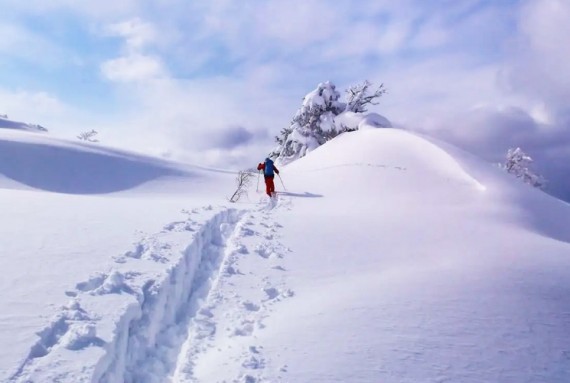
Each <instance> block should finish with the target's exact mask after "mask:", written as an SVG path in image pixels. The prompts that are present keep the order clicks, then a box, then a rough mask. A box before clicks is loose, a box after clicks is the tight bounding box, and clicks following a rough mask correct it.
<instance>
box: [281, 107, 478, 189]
mask: <svg viewBox="0 0 570 383" xmlns="http://www.w3.org/2000/svg"><path fill="white" fill-rule="evenodd" d="M379 117H381V116H379ZM375 118H376V117H371V120H374V119H375ZM380 121H383V120H382V119H380ZM362 123H365V124H369V122H368V121H367V120H366V119H363V121H362ZM362 123H361V124H362ZM339 167H353V168H355V170H356V172H352V173H351V175H350V176H349V177H353V176H354V177H358V178H360V176H361V171H362V169H365V174H366V168H371V167H384V168H395V169H400V170H406V171H408V174H412V173H413V175H412V178H408V181H411V182H412V183H414V184H421V183H423V182H428V183H431V182H433V177H434V176H436V177H437V178H439V179H453V180H456V181H458V182H460V183H467V184H470V185H472V186H475V187H478V188H482V187H483V186H482V185H481V184H480V183H479V182H478V181H477V180H476V179H475V178H474V177H472V176H471V175H470V174H468V173H467V172H466V171H465V170H464V169H463V167H462V166H461V165H460V163H459V162H458V161H457V160H456V159H455V158H454V157H453V156H451V155H450V154H448V153H447V152H446V151H444V150H443V149H441V148H440V147H439V146H438V145H436V144H434V143H432V142H430V141H428V140H426V139H424V138H422V137H419V136H417V135H414V134H412V133H409V132H407V131H404V130H398V129H364V130H359V131H355V132H347V133H344V134H342V135H340V136H338V137H336V138H335V139H333V140H331V141H329V142H328V143H327V144H325V145H322V146H320V147H319V148H317V149H315V150H314V151H312V152H310V153H309V154H308V155H307V156H306V157H303V158H301V159H299V160H297V161H295V162H293V163H292V164H290V165H288V166H287V169H290V171H295V172H313V171H324V170H328V169H334V168H339ZM361 182H366V181H363V180H361V179H359V180H358V181H357V180H355V181H354V182H353V184H354V185H356V184H360V183H361Z"/></svg>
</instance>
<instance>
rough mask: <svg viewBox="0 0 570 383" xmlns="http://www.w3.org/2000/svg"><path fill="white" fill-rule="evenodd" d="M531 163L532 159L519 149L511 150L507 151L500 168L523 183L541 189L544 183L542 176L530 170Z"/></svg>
mask: <svg viewBox="0 0 570 383" xmlns="http://www.w3.org/2000/svg"><path fill="white" fill-rule="evenodd" d="M532 162H533V160H532V158H531V157H530V156H529V155H527V154H526V153H525V152H523V151H522V150H521V148H516V149H512V148H511V149H509V150H508V151H507V156H506V161H505V164H504V165H502V166H501V168H503V169H505V170H506V171H507V172H509V173H511V174H512V175H514V176H515V177H517V178H520V179H521V180H522V181H524V182H525V183H527V184H529V185H532V186H534V187H537V188H541V189H542V188H543V187H544V186H545V183H546V182H545V180H544V178H543V177H542V176H540V175H538V174H536V173H534V172H533V171H532V170H531V169H530V166H531V164H532Z"/></svg>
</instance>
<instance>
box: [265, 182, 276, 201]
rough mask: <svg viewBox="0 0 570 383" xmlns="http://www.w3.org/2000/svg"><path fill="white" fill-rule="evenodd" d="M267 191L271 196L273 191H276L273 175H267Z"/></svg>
mask: <svg viewBox="0 0 570 383" xmlns="http://www.w3.org/2000/svg"><path fill="white" fill-rule="evenodd" d="M265 192H266V193H267V195H268V196H270V197H271V193H274V192H275V184H274V183H273V177H265Z"/></svg>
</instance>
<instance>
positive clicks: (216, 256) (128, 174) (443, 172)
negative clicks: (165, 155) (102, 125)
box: [0, 116, 570, 383]
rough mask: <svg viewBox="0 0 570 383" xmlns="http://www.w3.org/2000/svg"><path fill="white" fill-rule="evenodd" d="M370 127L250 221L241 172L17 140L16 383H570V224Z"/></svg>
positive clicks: (461, 160) (541, 204) (478, 166)
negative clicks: (237, 192)
mask: <svg viewBox="0 0 570 383" xmlns="http://www.w3.org/2000/svg"><path fill="white" fill-rule="evenodd" d="M358 124H360V125H361V126H360V127H359V130H358V131H355V132H347V133H343V134H341V135H339V136H338V137H336V138H334V139H333V140H331V141H329V142H327V143H326V144H325V145H322V146H320V147H318V148H316V149H315V150H312V151H311V152H309V153H308V154H307V155H306V156H305V157H303V158H300V159H298V160H296V161H294V162H291V163H290V164H288V165H287V166H285V167H283V168H280V170H281V173H280V175H281V178H277V179H276V180H275V184H276V187H277V189H278V193H277V196H276V197H275V198H273V199H269V198H268V197H267V196H265V195H264V193H263V192H261V191H262V190H263V189H264V188H263V186H262V185H261V183H262V182H263V181H262V180H260V181H259V182H260V183H259V184H257V185H256V182H257V180H255V179H254V182H253V183H252V185H251V186H250V188H249V191H248V195H247V197H242V198H241V199H240V201H238V203H235V204H231V203H229V202H228V200H227V197H229V196H230V195H231V194H232V193H233V190H234V188H235V185H234V178H235V173H234V172H230V171H223V170H217V169H207V168H200V167H192V166H186V165H181V164H175V163H171V162H166V161H163V160H158V159H154V158H150V157H145V156H140V155H136V154H133V153H128V152H123V151H119V150H115V149H110V148H106V147H104V146H100V145H95V144H89V143H79V142H72V141H63V140H56V139H54V138H50V137H49V136H46V135H38V134H33V133H28V132H22V131H11V130H10V131H9V130H0V157H1V158H0V203H1V204H2V213H3V214H2V217H3V218H2V220H1V221H0V233H1V241H2V252H1V253H0V270H1V272H2V278H1V279H0V281H1V282H0V283H1V285H0V287H1V288H2V292H3V293H2V295H0V323H1V326H0V342H1V344H2V347H0V381H2V382H9V383H23V382H92V383H119V382H121V383H122V382H127V383H135V382H136V383H154V382H156V383H158V382H161V383H162V382H176V383H182V382H247V383H260V382H399V383H401V382H410V383H411V382H414V383H417V382H463V383H469V382H473V383H475V382H477V383H480V382H501V383H510V382H512V383H520V382H536V383H565V382H568V381H570V357H569V355H570V344H569V343H568V341H567V339H566V336H567V334H569V333H570V298H569V297H570V231H569V230H568V227H570V206H569V205H568V204H566V203H564V202H562V201H559V200H557V199H554V198H553V197H551V196H549V195H547V194H545V193H543V192H541V191H540V190H538V189H535V188H532V187H530V186H528V185H526V184H524V183H522V182H520V181H519V180H518V179H516V178H514V177H512V176H510V175H509V174H507V173H505V172H503V171H501V170H500V169H498V168H496V167H494V166H492V165H490V164H487V163H484V162H482V161H480V160H479V159H477V158H475V157H473V156H471V155H470V154H468V153H465V152H463V151H461V150H459V149H457V148H455V147H452V146H450V145H448V144H445V143H443V142H439V141H436V140H433V139H431V138H428V137H423V136H420V135H417V134H413V133H410V132H407V131H403V130H398V129H391V128H386V127H388V126H389V125H388V124H389V122H387V120H385V119H384V118H383V117H381V116H372V117H370V119H369V120H362V121H361V122H360V121H359V122H358ZM375 127H384V128H386V129H375ZM263 158H264V156H263V155H261V156H260V160H262V159H263ZM252 166H255V164H252ZM256 189H257V190H259V191H260V192H257V191H256Z"/></svg>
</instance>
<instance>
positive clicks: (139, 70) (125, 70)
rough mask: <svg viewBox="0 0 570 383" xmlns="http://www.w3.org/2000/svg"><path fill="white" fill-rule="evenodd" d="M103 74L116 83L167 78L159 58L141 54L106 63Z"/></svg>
mask: <svg viewBox="0 0 570 383" xmlns="http://www.w3.org/2000/svg"><path fill="white" fill-rule="evenodd" d="M101 72H102V73H103V75H104V76H105V77H106V78H107V79H108V80H111V81H116V82H134V81H148V80H152V79H156V78H160V77H163V76H165V70H164V67H163V65H162V62H161V61H160V59H159V58H157V57H153V56H147V55H142V54H139V53H131V54H129V55H127V56H123V57H119V58H116V59H112V60H108V61H105V62H104V63H103V64H102V65H101Z"/></svg>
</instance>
